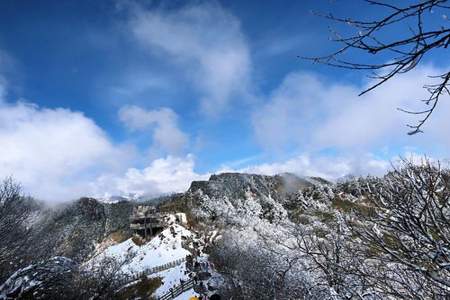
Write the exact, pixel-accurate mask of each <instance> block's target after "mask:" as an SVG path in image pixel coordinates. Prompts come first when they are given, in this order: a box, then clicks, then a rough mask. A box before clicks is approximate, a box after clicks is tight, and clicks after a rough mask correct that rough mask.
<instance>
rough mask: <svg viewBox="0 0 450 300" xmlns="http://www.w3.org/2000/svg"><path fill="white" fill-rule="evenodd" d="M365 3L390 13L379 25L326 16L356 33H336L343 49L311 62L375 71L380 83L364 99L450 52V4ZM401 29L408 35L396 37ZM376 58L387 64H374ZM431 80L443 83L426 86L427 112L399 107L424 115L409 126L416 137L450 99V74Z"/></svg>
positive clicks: (432, 0) (427, 0) (429, 0)
mask: <svg viewBox="0 0 450 300" xmlns="http://www.w3.org/2000/svg"><path fill="white" fill-rule="evenodd" d="M365 1H366V2H367V3H368V4H369V5H371V6H373V7H381V8H383V9H385V11H386V13H385V14H384V15H382V16H380V17H379V18H377V19H375V20H362V19H354V18H341V17H338V16H335V15H333V14H328V15H323V16H324V17H325V18H327V19H329V20H332V21H334V22H337V23H338V24H344V25H347V26H350V27H351V29H350V31H351V32H352V33H350V34H349V35H343V34H341V33H339V32H337V31H334V30H333V31H332V33H333V37H334V38H333V40H334V41H336V42H338V43H340V44H341V45H342V47H341V48H340V49H339V50H337V51H336V52H333V53H331V54H330V55H326V56H322V57H314V58H310V57H309V58H306V59H310V60H312V61H314V62H318V63H323V64H326V65H330V66H334V67H339V68H345V69H352V70H366V71H371V74H372V75H371V76H370V77H372V78H374V79H375V80H376V83H375V84H373V85H371V86H369V87H368V88H367V89H365V90H364V91H362V92H361V93H360V95H363V94H365V93H367V92H369V91H372V90H374V89H376V88H377V87H379V86H380V85H382V84H383V83H385V82H386V81H388V80H390V79H392V78H394V77H396V76H397V75H399V74H402V73H407V72H409V71H411V70H412V69H414V68H415V67H416V66H417V65H418V64H419V63H420V62H421V61H422V60H423V58H424V57H426V56H431V55H432V53H436V52H438V51H439V50H441V51H446V49H447V48H448V46H449V45H450V28H449V20H448V17H450V16H449V13H450V4H449V1H448V0H421V1H415V3H411V1H406V2H396V1H383V0H380V1H378V0H365ZM398 29H402V35H397V36H393V35H394V34H393V31H395V30H398ZM403 32H404V33H405V34H404V35H403ZM354 50H355V51H357V52H360V53H363V54H368V56H364V58H365V61H364V62H359V61H356V60H355V59H354V57H355V56H354V54H355V53H354V52H352V51H354ZM346 55H347V57H346ZM374 56H377V57H379V58H381V59H382V60H383V61H384V62H380V63H377V62H373V61H374ZM348 57H350V58H348ZM368 61H370V63H368ZM445 63H446V62H445ZM430 77H432V78H433V82H437V83H431V84H425V85H424V88H425V89H426V90H427V91H428V92H429V94H430V95H429V97H427V98H426V99H421V100H422V101H423V102H424V103H425V105H426V107H425V108H424V109H423V110H420V111H411V110H407V109H403V108H399V109H400V110H401V111H403V112H407V113H409V114H414V115H418V116H420V118H419V120H418V122H417V123H416V124H408V125H407V126H408V127H409V128H410V131H409V132H408V134H410V135H412V134H416V133H419V132H422V130H421V128H422V127H423V125H424V124H425V122H426V121H427V120H428V119H429V118H430V116H431V115H432V113H433V112H434V110H435V109H436V107H437V105H438V103H439V100H440V99H441V98H443V96H444V95H449V94H450V92H449V86H450V72H449V71H446V72H444V73H443V74H430Z"/></svg>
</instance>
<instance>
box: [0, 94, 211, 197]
mask: <svg viewBox="0 0 450 300" xmlns="http://www.w3.org/2000/svg"><path fill="white" fill-rule="evenodd" d="M172 114H173V112H171V111H170V110H167V109H162V110H159V111H153V112H152V111H145V110H141V109H139V108H137V107H134V108H133V107H128V109H124V110H123V111H122V117H123V119H124V121H126V122H127V124H128V125H129V126H130V127H132V128H136V129H140V128H144V127H146V126H148V125H150V124H152V123H153V122H156V123H158V125H157V126H160V127H162V128H160V129H155V138H156V139H157V140H159V142H161V143H162V144H164V146H165V147H169V148H173V147H175V148H176V147H178V145H177V144H174V142H173V141H169V140H171V137H170V136H167V137H164V134H171V132H172V131H173V130H175V132H177V130H176V129H173V128H171V127H170V126H171V125H170V122H172V121H174V119H173V118H174V115H172ZM166 123H169V125H167V124H166ZM165 126H166V127H167V126H168V127H169V128H166V127H165ZM158 130H159V131H160V132H159V133H158ZM159 135H161V136H159ZM172 137H173V135H172ZM164 138H167V139H168V141H169V142H167V143H166V141H165V140H164ZM183 140H184V139H183ZM0 145H2V147H0V178H1V177H6V176H13V177H15V178H16V180H18V181H19V182H20V183H21V184H22V185H23V187H24V189H25V191H26V193H28V194H30V195H32V196H34V197H37V198H40V199H43V200H47V201H50V202H60V201H66V200H70V199H75V198H78V197H81V196H102V195H105V194H113V195H115V194H120V195H121V194H133V193H141V194H147V195H159V194H162V193H171V192H179V191H183V190H185V189H187V187H188V186H189V184H190V182H191V181H192V180H196V179H205V175H199V174H197V173H195V172H194V170H193V168H194V160H193V157H192V156H189V155H188V156H187V157H173V156H168V157H166V158H159V159H156V160H153V161H150V162H149V164H148V166H147V167H143V168H142V169H138V168H134V167H130V166H132V165H133V164H134V161H135V158H136V153H135V149H134V148H133V147H131V146H126V145H121V144H115V143H113V142H112V141H111V139H110V138H109V137H108V136H107V135H106V134H105V132H104V131H103V130H102V129H101V128H100V127H98V126H97V125H96V124H95V122H93V121H92V120H91V119H89V118H87V117H86V116H84V115H83V114H82V113H80V112H74V111H71V110H68V109H62V108H58V109H46V108H40V107H38V106H36V105H33V104H27V103H16V104H11V105H6V104H4V105H0Z"/></svg>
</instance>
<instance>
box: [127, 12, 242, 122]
mask: <svg viewBox="0 0 450 300" xmlns="http://www.w3.org/2000/svg"><path fill="white" fill-rule="evenodd" d="M130 30H131V32H132V34H133V35H134V37H135V38H136V39H137V40H138V41H139V42H140V44H142V45H143V46H144V47H146V48H147V49H148V50H149V51H150V52H152V53H153V54H154V53H155V52H157V51H160V52H161V53H162V55H167V54H168V55H170V60H172V61H173V62H174V63H176V64H179V65H181V66H182V68H183V70H184V71H185V76H186V77H187V78H189V79H192V80H193V82H194V84H195V85H196V86H197V88H198V89H199V90H200V93H201V94H202V99H201V105H202V109H203V111H204V112H206V113H208V114H217V113H218V112H220V111H222V110H224V109H225V108H226V107H227V104H228V102H229V101H230V100H231V98H232V97H233V96H236V95H241V96H242V95H243V94H245V93H246V89H247V88H248V84H249V72H250V64H251V63H250V55H249V50H248V46H247V43H246V41H245V38H244V36H243V35H242V33H241V30H240V24H239V21H238V20H237V19H236V18H235V17H234V16H233V15H231V14H230V13H228V12H226V11H225V10H224V9H223V8H222V7H220V5H219V4H211V3H202V4H197V5H187V6H185V7H183V8H180V9H177V10H153V11H147V10H144V9H143V8H138V9H135V10H134V14H133V16H132V18H131V20H130ZM165 59H167V57H166V56H165Z"/></svg>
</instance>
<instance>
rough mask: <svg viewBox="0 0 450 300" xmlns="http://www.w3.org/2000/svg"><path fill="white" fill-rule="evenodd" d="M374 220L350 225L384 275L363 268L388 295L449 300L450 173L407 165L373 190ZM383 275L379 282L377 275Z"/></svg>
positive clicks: (365, 218)
mask: <svg viewBox="0 0 450 300" xmlns="http://www.w3.org/2000/svg"><path fill="white" fill-rule="evenodd" d="M367 196H368V201H369V203H370V205H371V206H372V208H373V213H372V214H370V215H365V216H362V215H360V214H356V216H355V217H354V218H352V219H350V220H349V222H348V225H349V227H350V229H351V231H352V233H353V234H354V238H357V242H356V243H354V244H355V247H358V246H357V245H358V244H359V245H360V246H362V248H363V249H365V251H364V252H365V256H366V257H367V258H368V259H371V261H372V262H374V261H376V262H375V263H373V264H372V266H377V267H378V268H379V269H380V268H381V269H382V271H381V272H373V270H372V271H371V270H363V269H359V272H358V273H359V275H360V276H364V277H366V278H369V277H371V278H372V281H373V284H374V285H377V286H378V289H380V290H382V291H383V292H385V293H386V294H390V295H393V294H394V295H396V296H397V297H401V298H405V297H406V298H408V297H413V298H418V299H436V298H438V299H441V298H442V299H444V298H445V297H447V296H448V294H449V290H450V171H449V170H448V169H441V167H440V165H439V164H437V163H436V164H433V163H431V162H429V161H426V162H424V163H423V164H421V165H417V164H414V163H413V162H409V161H404V162H403V164H402V167H401V168H399V169H395V170H394V171H393V172H391V173H389V174H388V175H386V176H385V177H384V178H383V180H381V181H380V183H379V185H378V186H376V187H375V188H373V189H372V190H371V192H370V193H369V194H367ZM377 273H378V274H382V276H380V277H375V276H374V274H377Z"/></svg>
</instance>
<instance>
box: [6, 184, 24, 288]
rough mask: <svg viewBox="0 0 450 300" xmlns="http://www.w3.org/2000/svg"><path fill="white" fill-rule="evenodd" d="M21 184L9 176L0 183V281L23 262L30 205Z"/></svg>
mask: <svg viewBox="0 0 450 300" xmlns="http://www.w3.org/2000/svg"><path fill="white" fill-rule="evenodd" d="M26 200H27V199H26V198H25V197H24V196H23V194H22V191H21V186H20V185H19V184H18V183H17V182H15V181H14V180H13V179H12V178H11V177H8V178H6V179H4V180H3V181H2V182H1V183H0V281H3V280H4V279H6V277H8V276H9V275H11V272H13V271H15V270H17V269H18V268H19V267H21V266H22V265H23V264H24V263H25V262H24V259H25V257H24V254H25V253H24V248H25V247H26V242H27V233H28V228H27V226H26V220H27V218H28V217H29V215H30V206H29V205H27V203H26Z"/></svg>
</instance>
